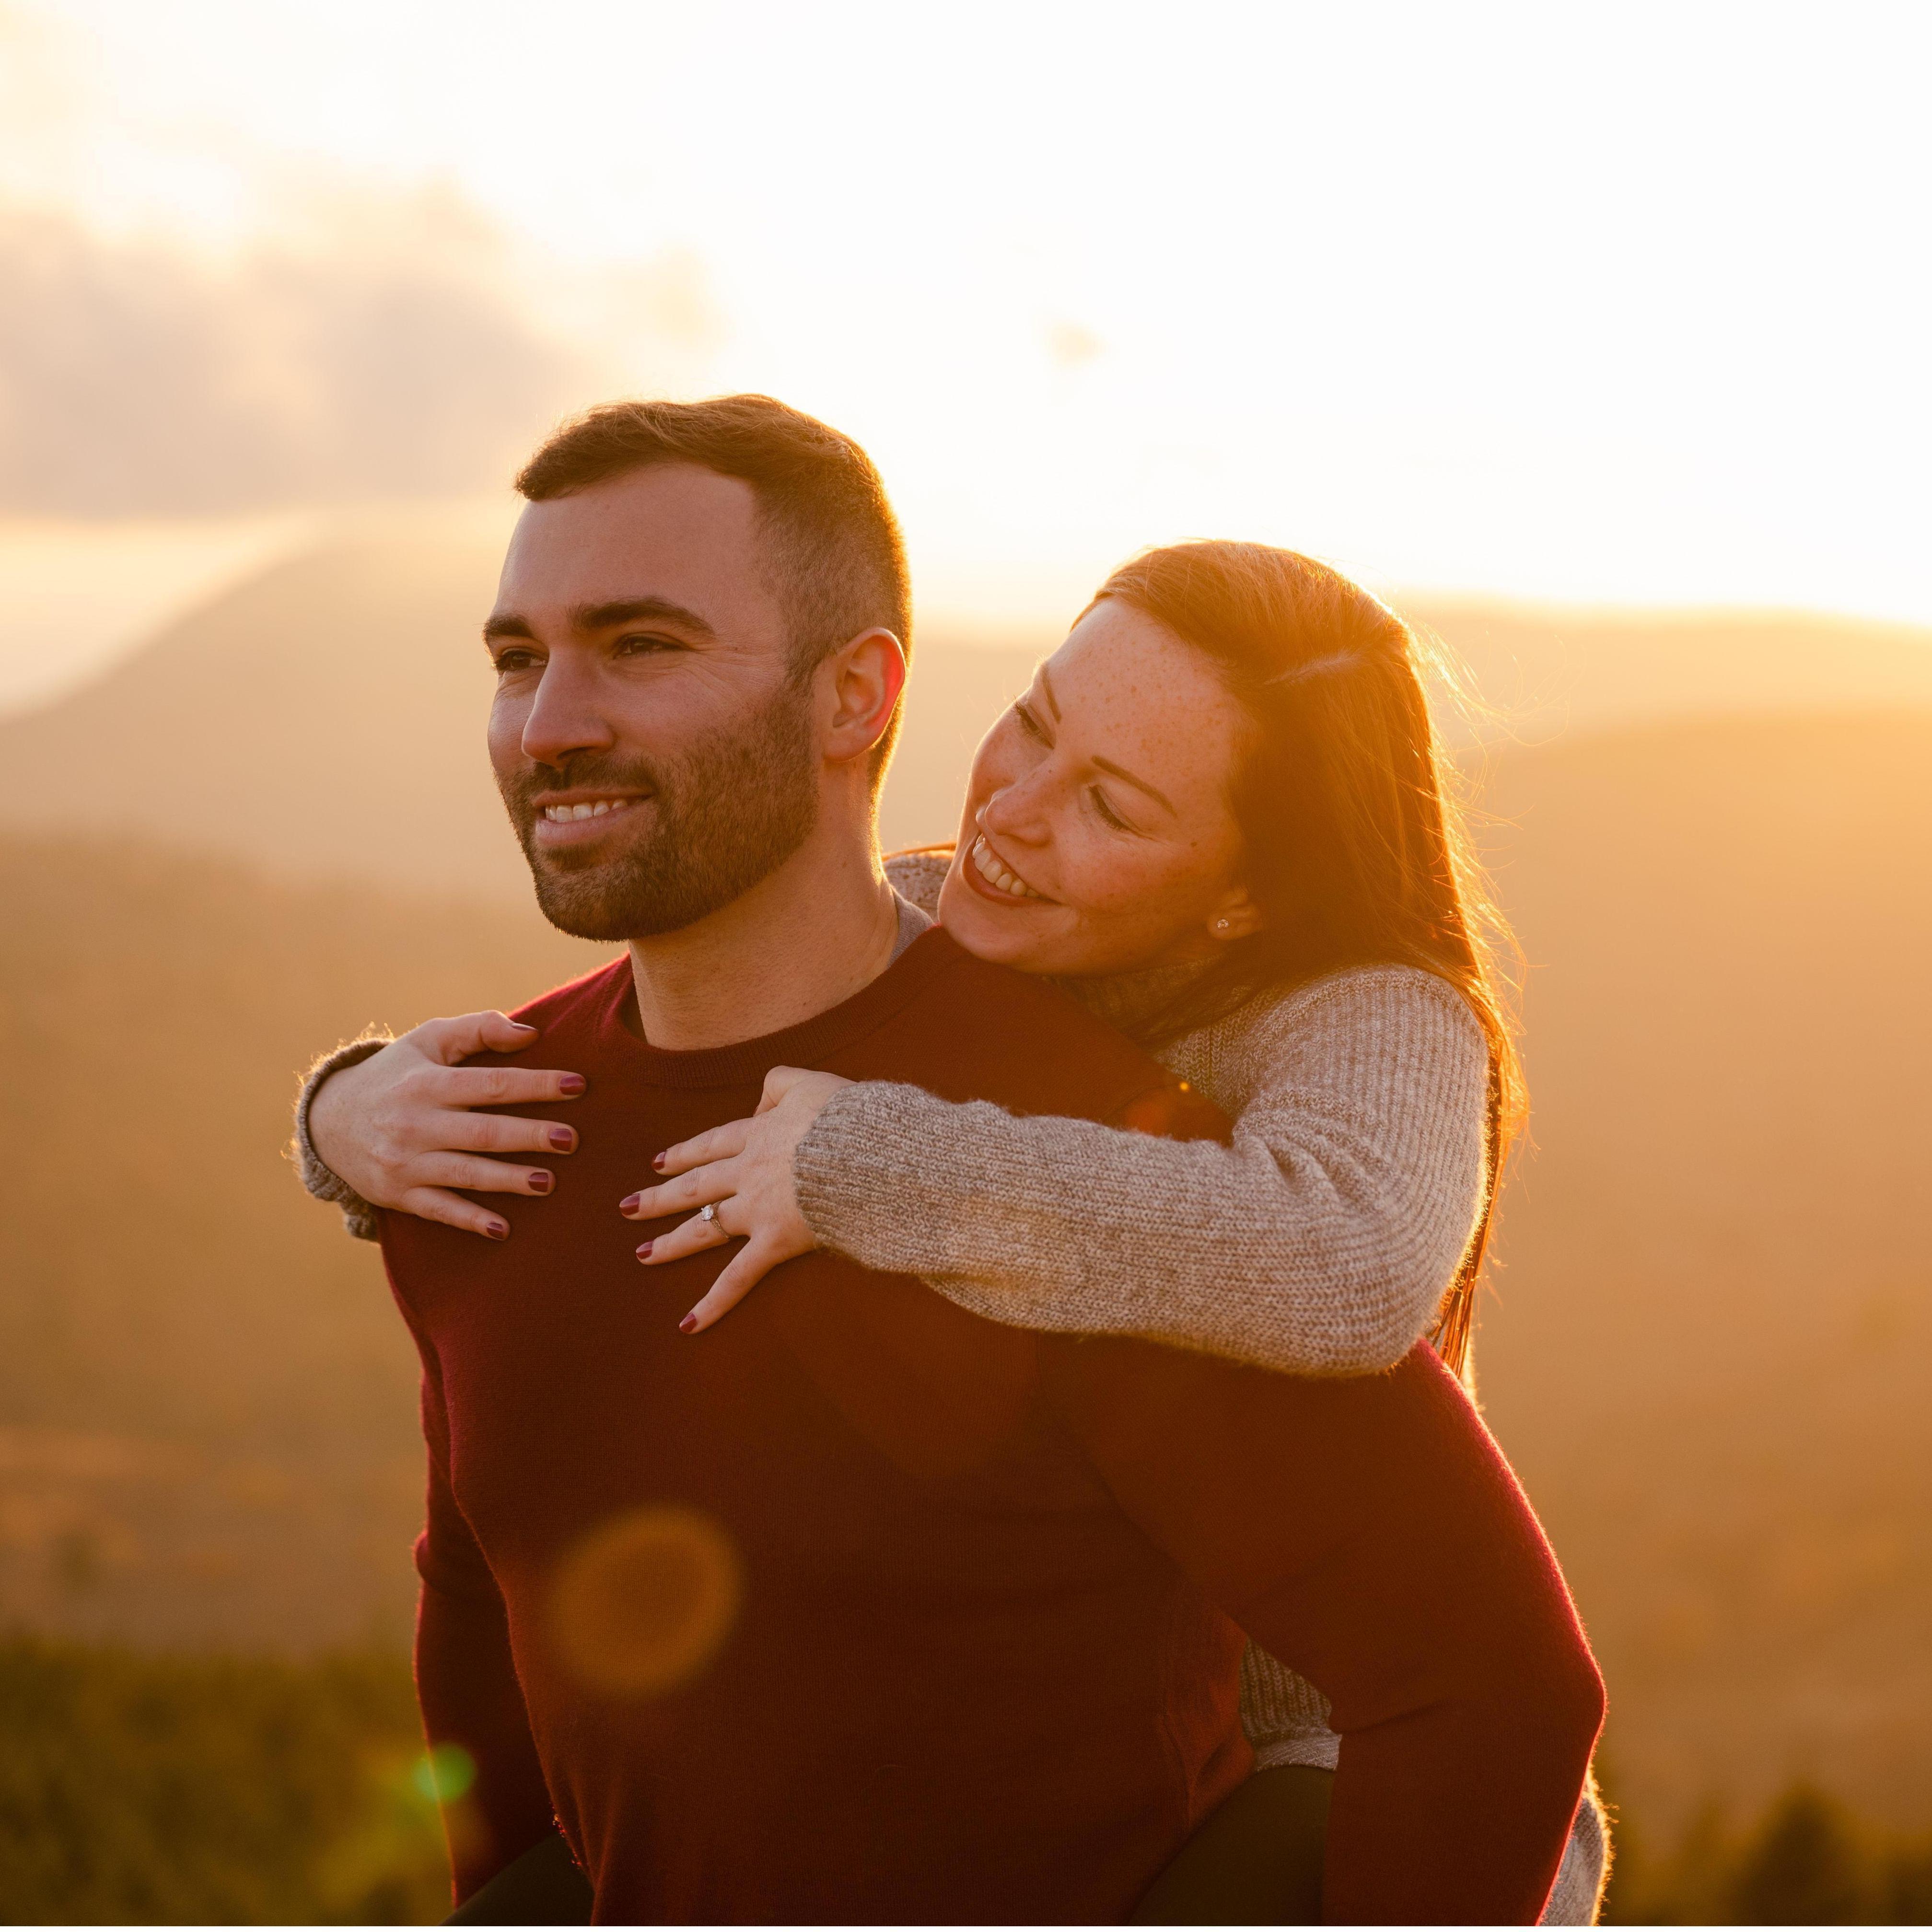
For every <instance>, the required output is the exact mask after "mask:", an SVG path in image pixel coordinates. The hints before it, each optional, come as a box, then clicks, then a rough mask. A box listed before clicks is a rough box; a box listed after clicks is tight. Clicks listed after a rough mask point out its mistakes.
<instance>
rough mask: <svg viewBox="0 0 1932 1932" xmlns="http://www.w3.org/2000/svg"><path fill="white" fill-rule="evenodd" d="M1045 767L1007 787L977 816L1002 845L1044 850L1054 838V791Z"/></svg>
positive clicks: (981, 823)
mask: <svg viewBox="0 0 1932 1932" xmlns="http://www.w3.org/2000/svg"><path fill="white" fill-rule="evenodd" d="M1051 806H1052V784H1051V783H1050V781H1049V780H1048V779H1047V778H1046V766H1045V765H1044V764H1042V765H1039V766H1035V767H1034V769H1033V770H1031V771H1030V772H1023V773H1022V775H1020V776H1019V777H1018V778H1015V779H1014V780H1013V781H1012V783H1011V784H1003V785H1001V787H1000V788H999V789H998V790H997V791H995V793H992V796H990V797H989V798H988V799H987V800H986V803H985V804H984V805H982V806H980V809H979V811H977V813H976V814H974V817H975V819H976V820H977V823H978V825H979V827H980V830H981V831H982V832H990V833H991V834H992V836H993V837H994V838H997V839H998V840H1000V841H1001V843H1002V844H1013V845H1031V846H1035V847H1037V846H1041V845H1044V844H1046V842H1047V841H1048V840H1049V838H1051V837H1052V823H1051Z"/></svg>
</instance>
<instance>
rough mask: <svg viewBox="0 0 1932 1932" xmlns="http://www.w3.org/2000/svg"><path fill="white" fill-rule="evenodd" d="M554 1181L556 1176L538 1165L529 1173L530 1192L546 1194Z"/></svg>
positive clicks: (554, 1183)
mask: <svg viewBox="0 0 1932 1932" xmlns="http://www.w3.org/2000/svg"><path fill="white" fill-rule="evenodd" d="M555 1185H556V1176H555V1175H552V1174H550V1173H549V1172H547V1171H546V1170H545V1169H542V1168H541V1167H539V1168H538V1169H535V1170H534V1171H533V1172H532V1174H531V1175H530V1192H531V1193H532V1194H547V1193H549V1192H550V1190H551V1188H552V1187H554V1186H555Z"/></svg>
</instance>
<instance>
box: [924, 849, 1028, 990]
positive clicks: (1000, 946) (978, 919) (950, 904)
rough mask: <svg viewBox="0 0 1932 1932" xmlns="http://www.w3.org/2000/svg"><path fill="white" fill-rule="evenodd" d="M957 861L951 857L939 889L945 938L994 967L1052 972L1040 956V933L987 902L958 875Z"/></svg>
mask: <svg viewBox="0 0 1932 1932" xmlns="http://www.w3.org/2000/svg"><path fill="white" fill-rule="evenodd" d="M939 922H940V924H941V926H944V928H945V929H946V935H947V938H949V939H950V940H952V941H953V942H954V943H955V944H957V945H959V946H962V947H965V950H967V951H968V953H971V954H972V955H973V956H974V959H984V960H987V961H989V962H991V963H992V965H995V966H1011V967H1013V968H1016V970H1017V971H1020V972H1022V973H1051V972H1052V971H1055V967H1054V964H1053V962H1052V961H1051V960H1049V959H1045V958H1043V956H1042V955H1043V948H1042V947H1041V944H1040V940H1041V938H1042V935H1040V934H1039V933H1037V932H1034V933H1029V932H1027V931H1026V930H1025V929H1024V928H1022V926H1020V925H1019V922H1018V921H1017V920H1015V919H1010V918H1007V917H1006V916H1003V915H1002V914H1001V913H1000V911H999V910H998V908H997V907H992V906H989V905H987V904H985V903H984V902H983V901H982V900H981V899H980V897H979V895H977V893H976V892H974V889H973V888H972V887H971V886H969V885H968V884H967V883H966V882H965V880H963V879H962V878H961V877H959V861H958V860H957V859H955V860H954V862H953V871H951V872H950V873H948V874H947V879H946V883H945V884H944V886H941V888H940V893H939Z"/></svg>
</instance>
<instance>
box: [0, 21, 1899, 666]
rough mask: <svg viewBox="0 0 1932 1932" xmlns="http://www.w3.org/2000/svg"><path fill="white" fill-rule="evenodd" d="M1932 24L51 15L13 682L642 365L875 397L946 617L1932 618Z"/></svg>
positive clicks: (20, 224) (0, 201)
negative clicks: (1519, 603) (1178, 598)
mask: <svg viewBox="0 0 1932 1932" xmlns="http://www.w3.org/2000/svg"><path fill="white" fill-rule="evenodd" d="M1928 53H1932V12H1928V10H1926V9H1924V8H1923V7H1909V6H1905V7H1861V6H1857V5H1833V6H1832V7H1829V8H1828V7H1823V6H1818V7H1807V8H1799V7H1781V6H1773V5H1757V6H1751V7H1717V6H1712V7H1699V6H1686V5H1670V6H1658V7H1645V6H1634V5H1619V6H1617V7H1608V6H1601V7H1547V6H1544V7H1520V8H1519V7H1424V6H1389V5H1385V6H1378V5H1349V6H1336V5H1328V6H1323V7H1301V6H1295V5H1268V6H1264V7H1239V6H1226V5H1222V6H1217V5H1200V4H1194V5H1189V6H1187V7H1178V6H1166V7H1133V6H1127V5H1118V4H1116V5H1106V6H1100V5H1059V6H1055V5H1040V4H1037V0H1034V4H1029V5H974V6H973V7H970V8H968V7H950V6H941V5H922V6H906V5H903V4H901V5H880V6H866V5H838V4H832V5H814V6H811V7H801V6H797V5H770V6H758V5H712V6H698V5H687V6H679V7H667V6H660V5H643V4H628V5H567V4H565V5H559V4H551V5H545V6H544V7H532V6H528V5H521V6H508V5H479V4H476V0H467V4H464V5H440V4H438V5H430V4H421V5H409V4H398V0H380V4H377V0H326V4H313V5H311V4H308V0H275V4H274V5H261V4H259V0H236V4H223V0H171V4H170V5H168V6H166V7H156V6H154V5H145V4H134V3H133V0H61V4H58V5H54V4H44V3H43V4H33V0H13V4H11V5H7V4H0V128H4V130H5V132H4V133H0V420H5V421H6V422H7V425H8V428H9V432H10V434H8V436H7V438H6V439H5V440H6V441H7V443H9V444H10V445H11V448H10V449H9V450H7V451H6V452H4V453H0V599H4V600H5V603H4V609H5V613H6V614H5V615H4V616H0V703H5V702H7V701H8V700H9V698H10V696H17V695H19V694H23V693H25V692H26V691H28V689H29V688H30V687H31V688H45V687H46V686H47V685H49V684H51V683H52V682H54V681H55V678H56V676H57V675H58V673H60V667H62V666H63V665H67V664H77V663H79V662H80V661H81V659H82V658H84V657H86V656H87V655H89V654H90V653H92V654H94V655H98V654H99V652H101V650H103V649H106V648H107V647H108V646H109V645H110V643H112V642H113V640H115V639H118V638H120V637H124V636H126V635H130V634H133V631H134V630H136V628H139V625H142V624H143V623H145V622H150V621H152V619H153V618H154V616H155V615H157V613H160V612H161V611H162V610H164V609H165V607H167V606H168V605H169V604H170V603H172V602H174V601H178V599H179V598H181V597H183V596H185V595H189V594H190V593H191V592H193V589H196V587H198V586H200V585H202V584H203V583H205V582H208V581H211V580H214V579H216V578H217V577H220V575H221V574H224V573H226V572H230V571H233V569H235V568H239V567H240V565H241V564H242V563H243V562H245V561H246V560H247V559H249V558H251V557H254V556H260V555H263V554H266V553H269V552H270V551H272V550H274V549H275V548H276V547H278V546H281V545H284V544H287V543H289V542H291V541H299V540H300V538H302V535H304V534H305V533H307V532H311V531H312V530H313V529H317V528H319V527H323V526H325V525H324V523H320V522H318V518H322V519H325V520H326V518H327V517H332V516H334V515H337V514H341V513H342V512H343V511H345V510H348V511H358V512H360V513H363V514H366V513H367V511H368V506H370V505H378V506H380V505H388V504H392V503H394V502H400V501H403V500H408V501H412V502H434V503H438V504H440V503H444V502H455V501H460V502H478V503H479V504H482V505H485V506H486V508H487V505H488V504H489V502H490V500H491V499H492V496H494V499H495V501H496V502H497V503H498V504H499V505H500V502H501V496H500V484H501V479H502V478H503V476H504V475H505V473H506V471H507V468H508V466H509V465H510V463H511V462H512V460H513V459H514V455H515V453H516V452H517V451H518V450H519V449H522V448H524V447H526V446H527V445H528V444H529V442H530V441H531V440H532V438H533V437H534V436H535V435H536V434H540V433H541V430H542V429H543V428H544V425H546V424H547V422H549V421H550V420H551V419H553V417H554V416H555V415H556V413H558V412H559V411H560V410H565V409H568V408H569V407H573V406H574V405H576V404H580V403H582V402H583V401H589V400H592V399H593V398H595V397H598V396H600V395H605V394H609V393H613V392H622V391H626V390H638V389H655V390H659V391H668V392H671V393H676V394H701V393H704V392H709V391H712V390H717V389H736V388H756V389H766V390H769V391H772V392H775V393H776V394H778V395H781V396H783V397H784V398H786V399H787V400H788V401H792V402H794V403H796V404H799V405H801V406H802V407H805V408H807V409H809V410H813V411H814V412H816V413H819V414H821V415H823V416H826V417H827V418H829V419H831V420H832V421H833V422H836V423H838V425H841V427H842V428H846V429H847V430H849V431H851V432H853V434H856V436H858V437H859V438H860V439H861V440H862V441H863V442H865V443H866V444H867V445H868V447H869V448H870V449H871V450H872V452H873V453H874V455H875V456H876V457H877V458H878V459H879V460H880V464H881V466H882V467H883V469H884V470H885V472H886V477H887V480H888V481H889V484H891V485H892V488H893V490H894V492H895V496H896V497H897V499H898V502H899V505H900V507H901V511H902V514H903V515H904V519H905V521H906V524H907V532H908V535H909V537H910V541H911V543H912V546H913V556H914V560H915V565H916V569H917V572H918V578H919V585H920V589H921V592H922V604H923V607H924V608H925V609H926V610H927V611H928V612H929V613H942V614H957V615H961V616H968V617H974V618H979V619H1025V620H1028V621H1038V620H1041V619H1052V618H1054V617H1056V616H1061V615H1063V614H1064V613H1067V612H1069V611H1070V610H1071V609H1072V608H1073V607H1075V606H1076V605H1077V604H1078V603H1079V601H1080V600H1081V598H1082V596H1083V595H1084V594H1085V591H1086V590H1087V589H1088V588H1090V587H1091V584H1092V583H1093V582H1094V580H1096V579H1097V577H1098V576H1099V575H1100V574H1102V573H1103V571H1105V570H1106V568H1107V567H1108V566H1109V565H1111V564H1112V562H1115V560H1117V559H1118V558H1119V557H1120V556H1121V555H1122V554H1124V553H1126V552H1128V551H1130V550H1133V549H1135V548H1136V547H1139V546H1140V545H1142V544H1146V543H1148V542H1152V541H1162V540H1165V539H1169V538H1174V537H1177V536H1181V535H1204V534H1214V535H1247V536H1253V537H1258V538H1265V539H1266V540H1268V541H1274V542H1280V543H1285V544H1292V545H1293V546H1295V547H1298V548H1301V549H1306V550H1313V551H1314V552H1316V553H1319V554H1321V555H1323V556H1328V557H1330V558H1332V559H1334V560H1336V561H1337V562H1340V563H1342V564H1343V565H1344V566H1345V567H1348V568H1352V569H1354V570H1356V571H1360V572H1362V573H1365V574H1367V575H1369V576H1370V577H1371V578H1372V579H1373V580H1376V581H1377V582H1379V583H1385V584H1400V585H1413V586H1432V587H1439V588H1449V589H1469V590H1481V591H1493V592H1502V593H1504V594H1506V595H1515V596H1521V597H1532V598H1544V597H1552V598H1589V599H1599V600H1611V601H1620V602H1637V603H1673V604H1683V603H1724V604H1800V605H1807V606H1811V607H1825V608H1839V609H1846V610H1858V611H1863V612H1868V613H1875V614H1881V615H1888V616H1900V617H1905V618H1909V619H1922V620H1926V621H1932V541H1928V537H1927V532H1928V529H1932V485H1928V482H1927V460H1926V452H1927V447H1928V444H1932V358H1928V356H1927V352H1926V344H1927V342H1928V341H1932V266H1928V251H1927V247H1926V244H1925V237H1926V236H1927V233H1928V232H1932V115H1927V113H1926V112H1925V110H1924V98H1923V83H1924V74H1925V72H1926V71H1927V69H1926V59H1927V55H1928ZM399 344H400V345H401V346H400V347H399V346H398V345H399Z"/></svg>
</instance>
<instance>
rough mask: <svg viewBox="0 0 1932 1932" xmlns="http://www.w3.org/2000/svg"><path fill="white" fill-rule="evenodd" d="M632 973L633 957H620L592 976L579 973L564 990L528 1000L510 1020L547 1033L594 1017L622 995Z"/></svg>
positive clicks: (593, 971) (557, 988)
mask: <svg viewBox="0 0 1932 1932" xmlns="http://www.w3.org/2000/svg"><path fill="white" fill-rule="evenodd" d="M630 970H631V960H630V956H629V955H628V953H619V955H618V956H617V957H616V959H613V960H612V961H611V962H610V964H609V965H604V966H593V967H592V968H591V969H590V971H589V972H587V973H580V974H578V975H577V977H576V978H575V979H574V980H565V982H564V983H563V984H562V986H553V987H551V989H550V991H549V992H547V993H539V994H538V995H537V996H536V998H535V999H533V1000H526V1001H525V1002H524V1003H523V1005H521V1006H520V1007H517V1008H515V1009H514V1010H513V1011H512V1012H511V1015H510V1017H511V1019H513V1020H521V1021H522V1022H523V1024H524V1025H526V1026H533V1027H541V1028H545V1029H547V1028H551V1027H553V1026H556V1025H558V1024H559V1022H565V1021H568V1020H574V1019H580V1018H586V1017H594V1016H596V1015H598V1014H600V1013H602V1012H603V1010H604V1008H605V1007H607V1005H608V1004H610V1001H611V1000H612V999H613V998H616V997H617V996H618V995H619V993H620V992H621V984H620V983H622V984H628V975H629V973H630Z"/></svg>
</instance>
